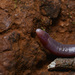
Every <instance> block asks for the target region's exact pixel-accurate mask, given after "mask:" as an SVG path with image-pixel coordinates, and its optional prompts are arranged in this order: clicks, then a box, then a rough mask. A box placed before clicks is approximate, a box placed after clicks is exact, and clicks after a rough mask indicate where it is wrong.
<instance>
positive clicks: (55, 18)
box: [0, 0, 75, 75]
mask: <svg viewBox="0 0 75 75" xmlns="http://www.w3.org/2000/svg"><path fill="white" fill-rule="evenodd" d="M37 28H41V29H43V30H45V31H47V32H48V33H49V34H50V36H51V37H52V38H53V39H55V40H56V41H58V42H61V43H63V44H75V0H0V75H75V72H74V71H72V70H71V69H70V70H68V71H67V70H66V69H64V70H60V71H59V70H58V71H56V70H54V71H49V70H48V69H47V65H48V64H49V63H50V62H51V61H53V60H54V59H55V58H57V56H54V55H52V54H51V53H50V52H49V51H48V50H46V49H45V48H44V47H43V46H42V45H41V43H40V41H39V39H38V37H37V35H36V33H35V31H36V29H37Z"/></svg>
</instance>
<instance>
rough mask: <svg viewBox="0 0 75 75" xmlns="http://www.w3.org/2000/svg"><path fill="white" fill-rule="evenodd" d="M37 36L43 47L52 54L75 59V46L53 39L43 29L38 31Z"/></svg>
mask: <svg viewBox="0 0 75 75" xmlns="http://www.w3.org/2000/svg"><path fill="white" fill-rule="evenodd" d="M36 34H37V36H38V38H39V40H40V42H41V43H42V45H43V46H44V47H45V48H46V49H48V50H49V51H50V52H51V53H52V54H54V55H56V56H60V57H75V44H73V45H65V44H61V43H59V42H57V41H55V40H54V39H52V38H51V37H50V36H49V34H48V33H47V32H45V31H43V30H41V29H36Z"/></svg>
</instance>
